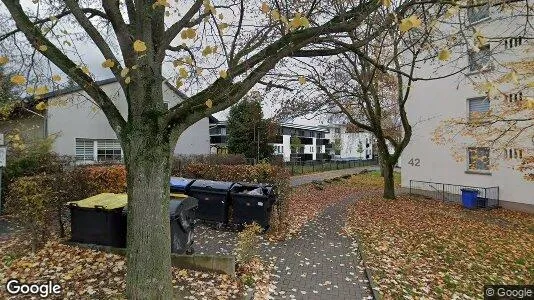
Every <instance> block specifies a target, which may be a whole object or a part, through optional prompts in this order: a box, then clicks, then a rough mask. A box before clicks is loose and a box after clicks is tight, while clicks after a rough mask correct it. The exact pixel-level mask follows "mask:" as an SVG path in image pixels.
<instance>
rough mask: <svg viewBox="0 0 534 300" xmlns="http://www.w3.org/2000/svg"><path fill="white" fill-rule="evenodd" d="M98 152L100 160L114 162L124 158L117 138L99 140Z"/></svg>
mask: <svg viewBox="0 0 534 300" xmlns="http://www.w3.org/2000/svg"><path fill="white" fill-rule="evenodd" d="M96 153H97V155H96V158H97V161H99V162H113V161H120V160H121V159H122V149H121V144H120V143H119V141H117V140H97V141H96Z"/></svg>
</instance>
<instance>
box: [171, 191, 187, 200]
mask: <svg viewBox="0 0 534 300" xmlns="http://www.w3.org/2000/svg"><path fill="white" fill-rule="evenodd" d="M169 196H170V197H171V199H174V198H178V200H180V198H187V195H186V194H180V193H170V194H169Z"/></svg>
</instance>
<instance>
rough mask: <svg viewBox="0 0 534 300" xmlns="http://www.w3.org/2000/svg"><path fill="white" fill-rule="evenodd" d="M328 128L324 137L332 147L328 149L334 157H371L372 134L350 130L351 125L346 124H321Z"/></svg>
mask: <svg viewBox="0 0 534 300" xmlns="http://www.w3.org/2000/svg"><path fill="white" fill-rule="evenodd" d="M321 127H325V128H327V129H328V134H326V138H327V139H329V140H330V143H331V144H332V147H331V148H330V149H329V152H330V154H331V155H332V157H334V158H336V159H347V160H349V159H351V160H352V159H359V160H367V159H373V144H374V136H373V134H372V133H370V132H367V131H363V130H351V128H352V126H349V125H346V124H328V125H321Z"/></svg>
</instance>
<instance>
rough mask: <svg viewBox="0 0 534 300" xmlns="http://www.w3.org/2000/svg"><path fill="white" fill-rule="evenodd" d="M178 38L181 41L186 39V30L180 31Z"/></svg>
mask: <svg viewBox="0 0 534 300" xmlns="http://www.w3.org/2000/svg"><path fill="white" fill-rule="evenodd" d="M180 37H181V38H182V40H185V39H187V30H186V29H184V30H182V32H180Z"/></svg>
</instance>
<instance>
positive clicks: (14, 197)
mask: <svg viewBox="0 0 534 300" xmlns="http://www.w3.org/2000/svg"><path fill="white" fill-rule="evenodd" d="M49 180H50V179H49V178H48V177H47V176H46V175H34V176H25V177H20V178H17V179H15V180H14V181H13V182H12V183H11V184H10V185H9V193H8V194H7V197H6V206H5V207H6V211H7V212H8V213H9V214H11V215H13V216H14V217H15V218H16V219H17V220H18V221H19V222H20V224H21V225H22V226H23V228H24V229H25V230H26V231H27V232H28V233H29V235H30V239H31V245H32V252H34V253H35V251H36V250H37V248H38V247H39V246H40V245H42V244H43V242H44V241H45V240H46V238H47V233H48V232H49V231H48V229H49V228H50V225H51V223H52V220H53V218H51V217H50V216H51V215H52V214H51V210H52V208H53V206H54V205H53V197H52V190H51V188H50V187H49V185H48V183H49Z"/></svg>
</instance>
